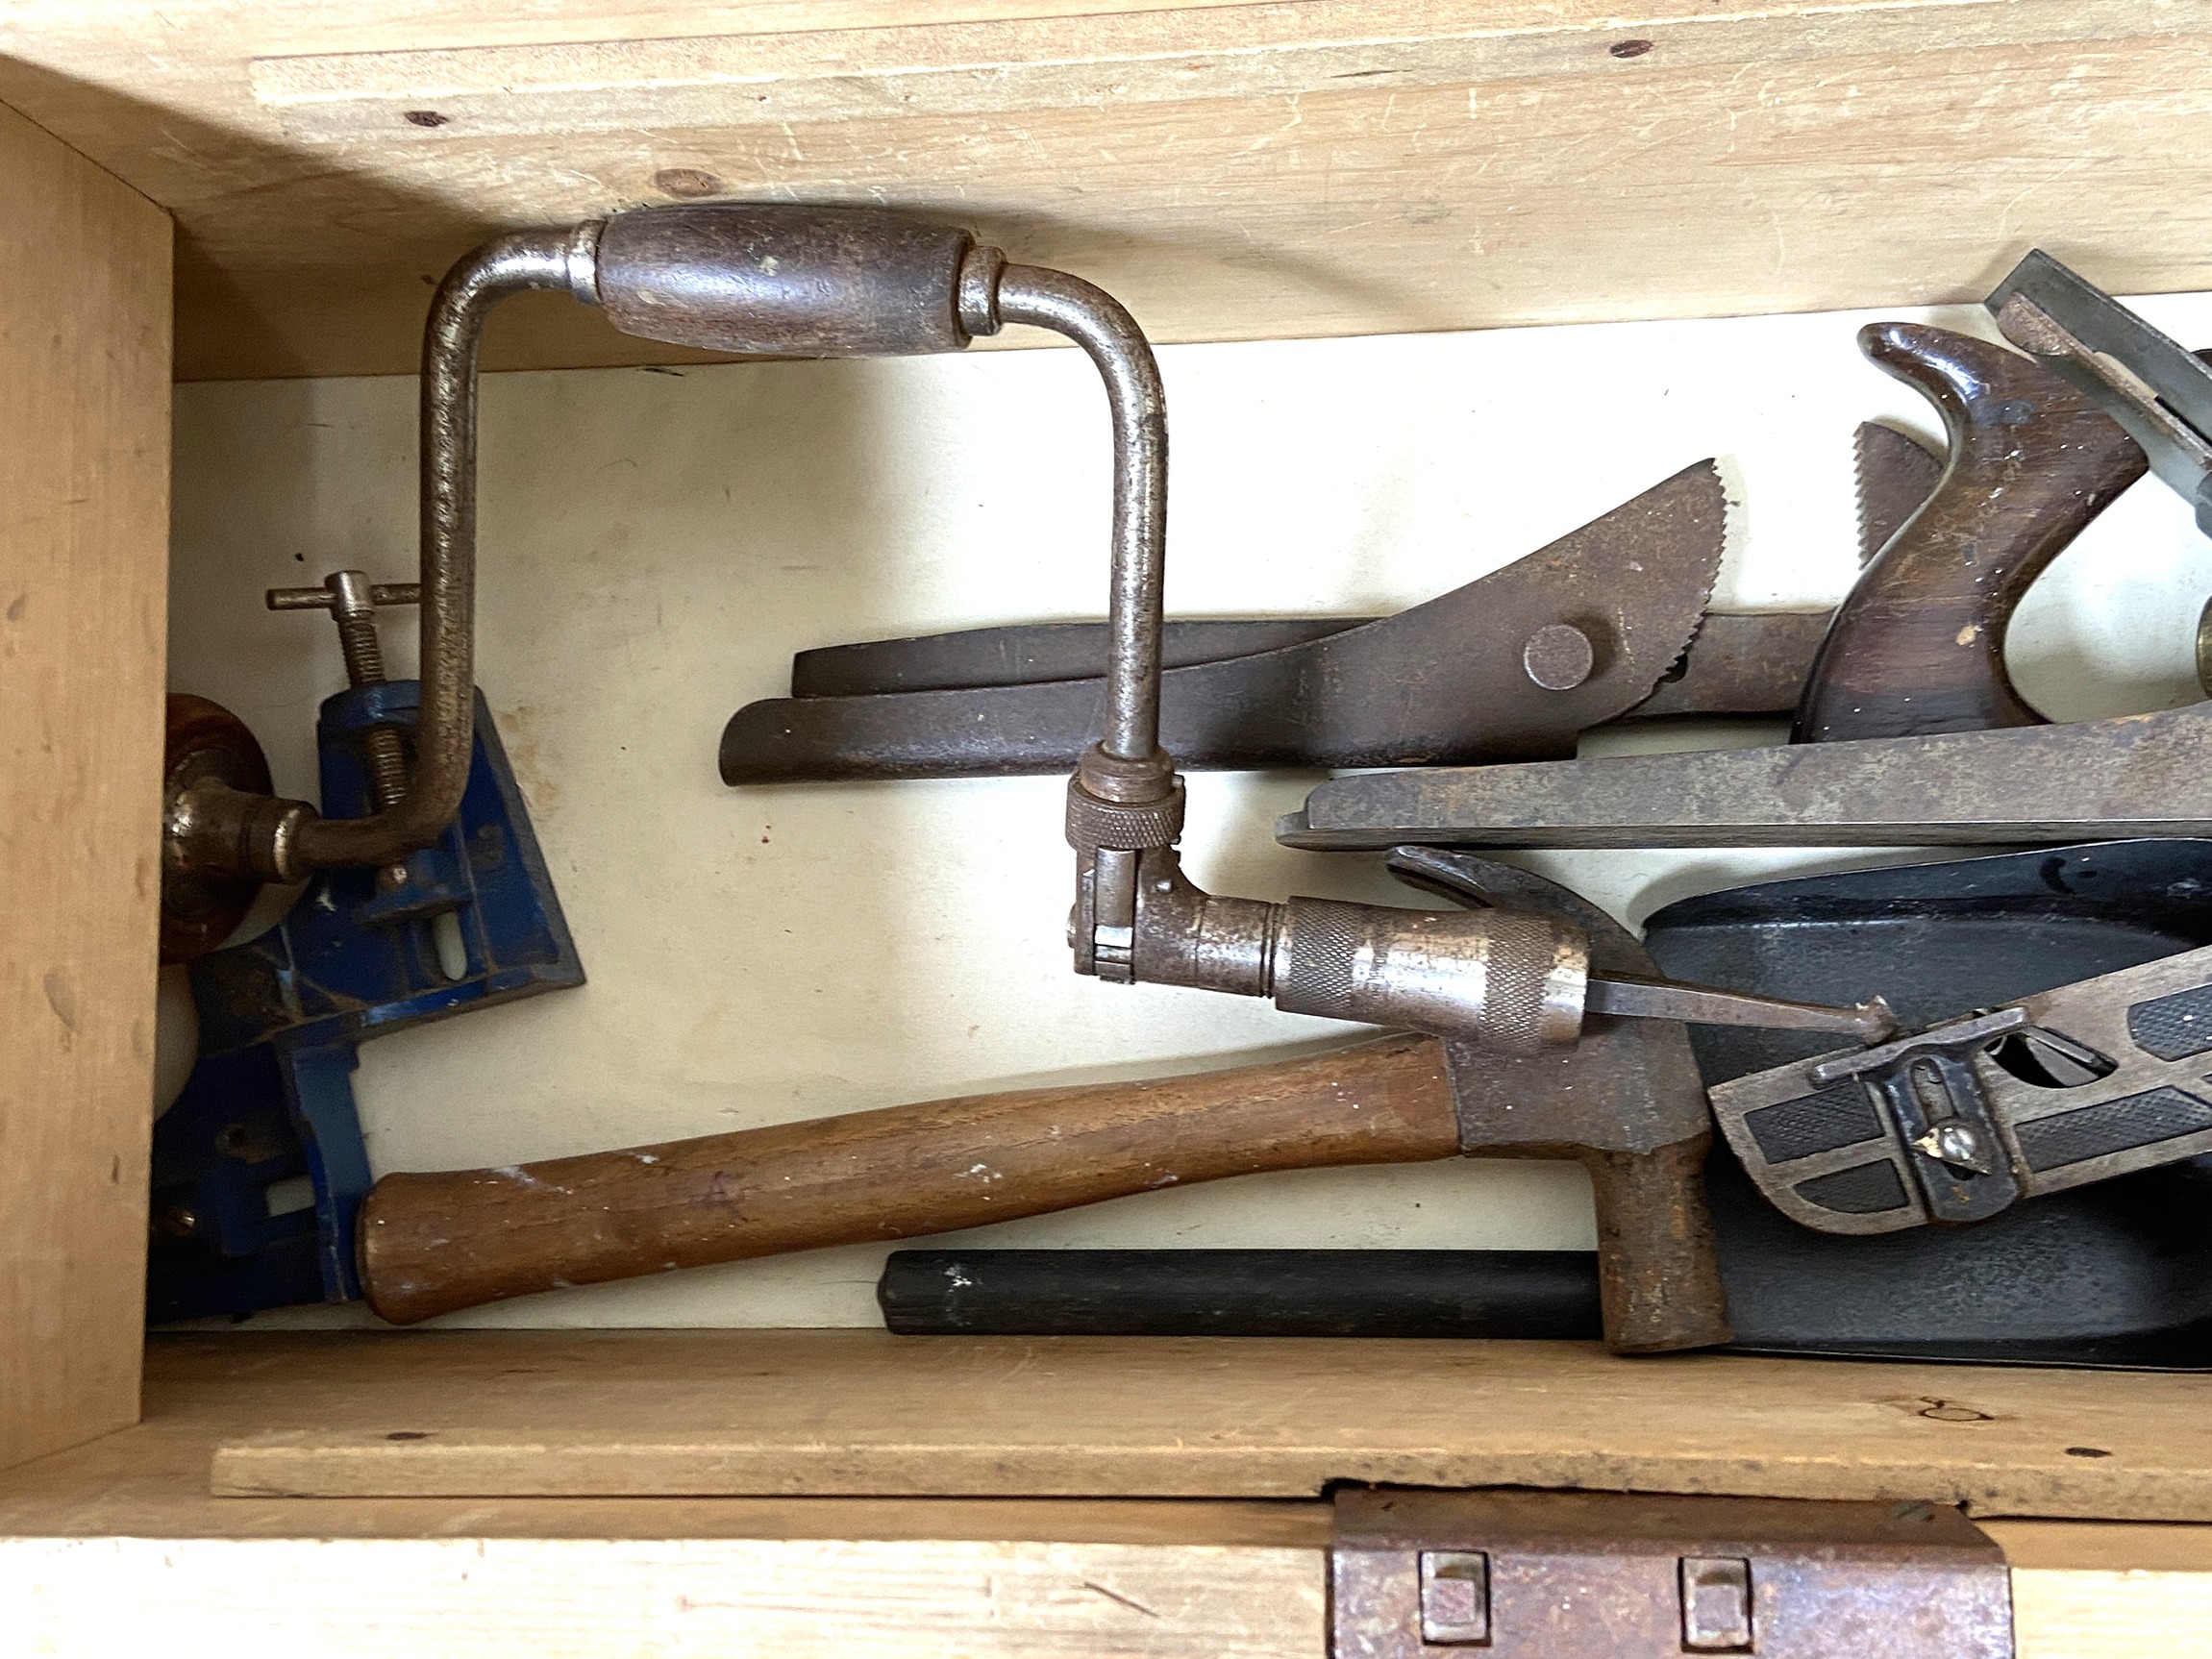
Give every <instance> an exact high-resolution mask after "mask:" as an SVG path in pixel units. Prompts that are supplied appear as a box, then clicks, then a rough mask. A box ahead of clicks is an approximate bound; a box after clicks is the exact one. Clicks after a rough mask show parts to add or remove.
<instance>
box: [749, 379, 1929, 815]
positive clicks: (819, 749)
mask: <svg viewBox="0 0 2212 1659" xmlns="http://www.w3.org/2000/svg"><path fill="white" fill-rule="evenodd" d="M1853 457H1854V461H1855V465H1856V469H1857V477H1858V506H1859V536H1860V544H1861V552H1860V562H1861V563H1862V564H1863V563H1865V562H1866V561H1867V560H1868V559H1871V558H1872V557H1874V556H1875V554H1876V553H1878V552H1879V551H1880V550H1881V546H1882V544H1883V543H1884V542H1886V541H1887V540H1888V539H1889V538H1890V536H1891V535H1892V534H1893V533H1894V532H1896V530H1897V529H1898V527H1899V526H1901V524H1903V523H1904V521H1905V520H1906V519H1908V518H1910V517H1911V516H1912V514H1913V512H1914V511H1916V510H1917V509H1918V508H1919V507H1920V505H1921V503H1922V502H1924V501H1926V499H1927V496H1928V493H1929V491H1931V490H1932V489H1933V488H1934V487H1935V483H1936V481H1937V479H1938V478H1940V477H1941V476H1942V473H1943V464H1944V463H1943V458H1942V457H1940V456H1936V455H1931V454H1930V453H1929V452H1928V451H1927V450H1926V448H1924V447H1923V446H1922V445H1921V443H1920V442H1919V441H1918V440H1917V439H1915V438H1912V437H1910V436H1908V435H1906V434H1905V433H1901V432H1898V431H1895V430H1894V429H1892V428H1889V427H1883V426H1876V425H1873V424H1871V423H1869V424H1866V425H1862V426H1861V427H1860V428H1859V429H1858V433H1857V434H1856V438H1855V442H1854V446H1853ZM1512 568H1513V567H1511V566H1508V567H1507V569H1508V570H1510V569H1512ZM1502 574H1504V573H1502V572H1493V573H1492V574H1491V575H1490V576H1486V577H1479V578H1478V579H1477V580H1476V581H1474V582H1470V583H1468V584H1466V585H1465V586H1464V587H1462V588H1460V589H1458V590H1456V591H1455V592H1454V593H1453V594H1448V595H1445V596H1444V597H1443V598H1441V599H1438V600H1435V601H1431V602H1429V603H1431V604H1434V605H1439V606H1441V605H1445V604H1447V603H1452V604H1461V605H1463V606H1464V608H1465V609H1466V610H1467V611H1468V612H1469V614H1470V615H1479V607H1480V606H1481V605H1483V604H1486V603H1487V597H1486V596H1487V595H1488V593H1489V592H1490V591H1491V589H1490V586H1489V584H1490V583H1492V582H1496V581H1497V580H1498V578H1499V577H1500V576H1501V575H1502ZM1516 580H1519V579H1516ZM1834 615H1835V613H1834V611H1832V610H1773V611H1743V612H1734V611H1715V612H1708V613H1707V614H1706V615H1705V616H1704V618H1703V619H1702V621H1701V622H1700V623H1699V624H1698V625H1697V633H1696V636H1695V637H1694V638H1693V639H1691V641H1690V642H1689V645H1688V647H1687V648H1686V649H1685V650H1684V651H1683V652H1682V654H1681V655H1680V656H1678V658H1677V659H1676V660H1675V661H1674V663H1673V664H1672V665H1670V666H1669V667H1667V668H1666V669H1665V670H1663V671H1662V672H1661V673H1660V674H1659V676H1658V680H1657V683H1656V685H1655V686H1654V688H1653V690H1652V692H1651V694H1650V695H1649V696H1647V697H1645V698H1644V699H1643V700H1642V701H1641V702H1639V703H1636V704H1633V705H1632V706H1628V707H1625V708H1623V709H1621V710H1620V711H1619V712H1618V714H1617V715H1615V716H1613V717H1614V718H1618V719H1622V720H1647V719H1659V718H1666V717H1671V716H1678V715H1701V714H1712V715H1773V714H1788V713H1791V712H1793V711H1795V709H1796V708H1797V706H1798V700H1799V698H1800V697H1801V696H1802V694H1803V691H1804V684H1805V678H1806V676H1807V675H1808V674H1809V673H1810V672H1811V669H1812V663H1813V658H1814V657H1815V656H1817V655H1818V653H1819V651H1820V647H1821V641H1822V640H1823V639H1824V638H1825V637H1826V636H1827V631H1828V624H1829V623H1830V621H1831V620H1833V618H1834ZM1391 620H1392V619H1391V618H1389V617H1377V616H1305V617H1258V618H1219V619H1215V618H1193V619H1189V620H1181V621H1172V622H1169V623H1167V624H1166V625H1165V627H1164V629H1163V631H1162V633H1161V636H1160V638H1161V665H1162V666H1163V667H1164V668H1165V669H1167V670H1168V671H1169V672H1170V673H1171V674H1172V673H1173V672H1174V671H1175V670H1178V669H1183V668H1192V667H1196V666H1199V665H1202V664H1206V663H1227V662H1230V661H1231V660H1233V659H1235V658H1239V657H1247V656H1263V655H1266V654H1268V653H1272V652H1279V651H1285V650H1290V649H1292V648H1295V647H1298V646H1303V645H1306V644H1309V643H1311V642H1312V641H1315V640H1318V639H1323V638H1326V637H1328V636H1330V635H1332V634H1340V633H1347V632H1350V631H1353V630H1355V629H1365V628H1369V627H1372V626H1374V625H1377V624H1381V623H1387V622H1389V621H1391ZM1547 626H1552V627H1557V626H1563V625H1558V624H1553V625H1547ZM1543 632H1544V630H1543V629H1542V628H1539V629H1538V630H1537V631H1536V633H1534V634H1530V635H1529V637H1528V638H1527V639H1524V640H1522V641H1521V642H1520V643H1521V646H1522V652H1523V658H1524V660H1523V668H1524V671H1525V672H1527V671H1528V670H1529V661H1528V653H1529V645H1530V642H1531V641H1533V640H1535V639H1536V638H1537V636H1538V635H1540V634H1542V633H1543ZM1373 637H1374V639H1375V641H1376V642H1377V644H1378V645H1382V644H1385V643H1387V638H1388V636H1387V635H1385V634H1377V635H1375V636H1373ZM1490 638H1491V636H1490V635H1487V634H1483V633H1479V632H1478V633H1475V634H1471V635H1470V636H1469V638H1468V640H1466V641H1462V642H1461V645H1462V648H1465V647H1466V646H1467V645H1469V644H1472V643H1481V642H1486V641H1489V640H1490ZM1561 647H1564V648H1566V649H1569V650H1571V651H1575V655H1576V656H1577V661H1576V663H1575V664H1573V666H1574V667H1575V670H1576V672H1577V674H1578V675H1581V676H1584V677H1586V675H1587V673H1588V672H1589V669H1588V668H1584V667H1582V666H1581V665H1580V663H1579V652H1578V650H1576V648H1575V646H1574V642H1573V641H1568V640H1563V639H1560V638H1558V636H1555V635H1554V636H1553V648H1554V649H1557V648H1561ZM1105 667H1106V624H1104V623H1100V622H1039V623H1019V624H1012V625H1008V626H1002V627H993V628H975V629H963V630H959V631H954V632H950V633H931V634H917V635H914V636H911V637H908V638H904V639H878V640H865V641H860V642H857V643H855V644H850V645H832V646H824V647H820V648H818V649H816V650H812V651H802V652H799V653H797V654H796V655H795V656H793V657H792V658H791V696H790V698H789V699H788V700H785V699H775V700H772V701H767V702H762V703H757V704H753V705H751V706H748V707H747V708H745V709H743V710H740V712H739V716H738V719H737V720H733V722H732V723H731V727H730V731H731V733H733V734H735V735H733V736H732V735H726V736H725V739H724V764H725V766H726V767H734V768H736V769H738V770H739V772H740V775H739V776H737V777H733V778H732V779H731V781H733V782H748V783H750V782H770V781H779V780H795V779H798V778H802V777H803V778H808V779H833V778H845V777H902V778H921V777H937V776H948V775H957V776H969V775H974V774H976V773H978V772H981V771H984V770H989V771H1029V770H1037V771H1045V770H1054V769H1056V768H1057V767H1060V766H1073V765H1074V764H1075V763H1076V760H1077V759H1078V758H1079V757H1080V756H1081V753H1082V750H1083V748H1084V746H1085V745H1086V744H1087V743H1088V742H1089V741H1090V737H1091V733H1092V730H1093V728H1094V722H1093V721H1092V720H1091V719H1090V717H1089V711H1088V710H1089V705H1088V704H1087V703H1086V701H1085V692H1086V691H1087V693H1088V696H1089V697H1090V698H1091V699H1092V700H1094V701H1095V698H1096V696H1097V693H1098V689H1099V688H1098V687H1097V686H1096V684H1095V683H1094V684H1092V685H1090V686H1088V687H1078V686H1075V685H1056V686H1054V687H1053V689H1051V690H1049V691H1045V692H1042V693H1038V692H1033V691H1028V692H1025V691H1022V690H1019V689H1017V688H1021V687H1034V686H1042V685H1050V684H1052V682H1054V681H1093V682H1095V681H1098V680H1099V679H1100V677H1101V676H1102V675H1103V673H1104V671H1105ZM1590 667H1593V668H1594V667H1595V661H1594V658H1593V661H1592V663H1591V664H1590ZM1538 670H1539V672H1543V673H1546V674H1549V673H1550V672H1551V670H1550V667H1549V664H1547V663H1539V664H1538ZM1529 679H1530V680H1531V681H1532V682H1533V683H1535V684H1538V685H1543V684H1545V683H1546V681H1545V680H1544V679H1541V678H1538V676H1537V673H1529ZM1217 683H1218V682H1217ZM1563 683H1564V684H1566V685H1569V686H1572V685H1573V684H1577V683H1579V680H1570V681H1564V682H1563ZM1223 689H1224V690H1225V691H1226V690H1230V689H1233V688H1230V687H1223ZM1338 689H1340V688H1339V687H1338V685H1337V683H1336V682H1335V681H1330V683H1329V684H1328V685H1327V686H1325V687H1323V688H1322V689H1321V691H1320V693H1319V694H1320V695H1325V696H1326V695H1332V694H1334V692H1335V691H1337V690H1338ZM926 692H960V693H966V694H968V695H967V696H965V697H964V698H962V699H961V700H960V701H959V703H958V704H957V705H956V704H955V703H954V702H952V701H951V700H949V699H948V700H944V701H931V700H918V701H913V702H907V703H900V702H897V701H893V700H895V699H897V698H898V697H899V696H900V695H901V694H907V695H909V696H910V695H913V694H919V693H926ZM986 692H996V693H997V694H998V695H997V696H995V697H990V696H983V695H981V694H982V693H986ZM1167 693H1168V696H1169V700H1170V703H1171V704H1173V703H1176V702H1179V701H1181V699H1182V698H1183V697H1185V696H1186V695H1189V693H1188V692H1186V691H1185V689H1184V682H1182V681H1170V682H1169V684H1168V687H1167ZM848 698H850V699H864V698H880V699H883V700H884V701H882V702H878V703H874V704H859V703H855V704H849V705H848V704H843V703H833V702H831V700H833V699H848ZM800 702H821V703H823V705H824V706H822V707H819V708H813V709H808V710H805V711H803V712H798V711H793V710H792V708H791V704H793V703H800ZM979 715H980V716H981V718H980V719H978V718H977V717H978V716H979ZM948 721H953V722H960V721H965V722H966V723H967V724H968V725H970V726H972V727H975V728H979V729H981V730H982V731H984V732H987V733H992V734H1006V733H1012V734H1013V742H1014V743H1015V745H1016V750H1015V752H1013V753H1009V754H1007V755H997V754H996V753H995V752H994V751H993V749H992V743H993V741H994V739H993V738H992V737H984V738H982V739H980V740H979V739H978V738H976V737H974V736H972V735H970V736H969V737H968V738H967V740H966V741H965V742H961V743H957V744H956V743H954V742H952V741H950V740H949V738H948V735H947V732H946V730H945V727H946V724H947V722H948ZM740 722H742V725H741V724H740ZM1321 724H1322V725H1323V726H1326V725H1328V724H1329V723H1328V722H1327V721H1323V722H1322V723H1321ZM1484 724H1485V726H1487V724H1488V721H1487V719H1486V718H1485V720H1484ZM1224 725H1225V728H1227V729H1226V730H1225V731H1224V732H1223V734H1221V735H1218V736H1216V737H1215V738H1214V739H1213V740H1212V743H1211V747H1210V751H1209V753H1207V754H1206V755H1204V756H1202V757H1194V756H1193V755H1192V754H1191V753H1189V751H1188V748H1187V746H1183V747H1177V746H1176V745H1173V744H1171V745H1170V747H1171V748H1175V749H1176V755H1177V759H1178V760H1179V761H1180V762H1181V764H1183V765H1185V766H1188V767H1191V768H1193V769H1197V770H1204V769H1206V768H1208V767H1222V768H1245V767H1255V766H1259V765H1263V764H1268V763H1269V762H1267V761H1264V760H1262V759H1261V758H1259V757H1257V756H1256V755H1247V754H1244V753H1242V752H1240V751H1238V750H1237V749H1236V748H1235V747H1234V744H1235V741H1236V736H1235V732H1234V730H1233V723H1232V722H1226V721H1225V722H1224ZM1369 741H1370V746H1379V747H1385V748H1386V747H1389V744H1388V741H1387V739H1386V738H1385V737H1383V736H1380V735H1378V736H1375V737H1373V738H1371V739H1370V740H1369ZM1558 752H1559V753H1560V754H1562V755H1564V753H1565V749H1564V747H1563V746H1560V747H1559V749H1558ZM1273 763H1274V764H1280V765H1295V766H1320V765H1324V764H1328V763H1329V762H1328V760H1327V759H1326V757H1324V756H1323V755H1318V754H1300V755H1293V756H1279V757H1278V758H1277V759H1276V760H1275V761H1274V762H1273ZM947 766H951V767H953V768H954V770H953V771H951V772H946V771H944V770H941V769H942V768H945V767H947Z"/></svg>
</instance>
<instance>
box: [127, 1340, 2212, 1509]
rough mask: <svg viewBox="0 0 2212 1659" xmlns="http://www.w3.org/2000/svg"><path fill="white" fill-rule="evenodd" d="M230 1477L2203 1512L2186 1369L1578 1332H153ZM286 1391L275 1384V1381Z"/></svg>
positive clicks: (2197, 1436)
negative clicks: (1505, 1338)
mask: <svg viewBox="0 0 2212 1659" xmlns="http://www.w3.org/2000/svg"><path fill="white" fill-rule="evenodd" d="M153 1352H154V1361H153V1364H154V1370H153V1378H154V1388H155V1390H156V1396H157V1398H158V1397H159V1396H160V1394H161V1393H162V1391H163V1390H165V1389H168V1388H189V1389H191V1390H193V1391H196V1392H198V1391H206V1392H209V1393H210V1394H212V1392H213V1391H214V1390H216V1389H218V1388H219V1389H220V1392H221V1398H222V1404H221V1406H220V1408H219V1409H220V1411H221V1413H222V1414H223V1421H225V1422H227V1423H228V1424H232V1425H234V1426H232V1427H230V1428H228V1429H227V1431H225V1432H223V1433H220V1434H218V1435H217V1436H216V1437H215V1439H216V1445H215V1449H214V1452H213V1457H212V1462H211V1476H210V1478H211V1482H212V1487H213V1490H215V1491H216V1492H218V1493H227V1494H231V1495H234V1496H247V1497H251V1496H261V1497H272V1496H286V1495H291V1496H307V1497H320V1498H329V1497H360V1498H371V1497H375V1498H463V1497H468V1498H493V1497H502V1496H514V1497H596V1498H617V1497H712V1496H742V1495H754V1496H759V1495H779V1494H780V1495H814V1496H836V1495H870V1496H911V1497H924V1496H940V1497H941V1496H960V1497H1012V1496H1025V1497H1041V1496H1084V1497H1117V1496H1118V1497H1145V1498H1312V1497H1315V1496H1317V1495H1319V1494H1320V1493H1321V1492H1322V1491H1323V1490H1324V1488H1325V1487H1326V1486H1327V1485H1328V1484H1329V1483H1330V1482H1331V1481H1336V1480H1365V1481H1378V1482H1383V1483H1389V1484H1404V1485H1415V1486H1459V1485H1519V1486H1563V1487H1592V1488H1597V1489H1601V1490H1604V1489H1611V1490H1620V1491H1651V1492H1686V1493H1739V1494H1746V1495H1752V1496H1766V1497H1780V1498H1940V1499H1942V1500H1945V1501H1950V1502H1961V1503H1964V1504H1966V1505H1967V1506H1968V1507H1969V1509H1970V1510H1971V1511H1972V1512H1973V1513H1975V1514H1976V1515H1995V1516H2004V1515H2026V1516H2049V1517H2065V1516H2078V1517H2100V1518H2112V1519H2133V1520H2146V1521H2151V1520H2156V1521H2206V1520H2212V1431H2207V1430H2205V1429H2204V1428H2203V1427H2202V1426H2201V1425H2200V1424H2199V1422H2198V1421H2197V1419H2198V1417H2199V1416H2200V1413H2199V1411H2198V1404H2199V1402H2200V1396H2201V1392H2202V1390H2201V1386H2200V1381H2199V1379H2197V1378H2194V1377H2189V1376H2166V1375H2146V1374H2126V1375H2120V1374H2097V1373H2082V1372H2062V1371H2036V1370H2028V1369H2007V1368H1997V1367H1986V1368H1984V1367H1950V1366H1901V1365H1877V1364H1863V1363H1849V1362H1842V1361H1825V1360H1788V1359H1755V1358H1746V1357H1740V1356H1733V1355H1725V1354H1715V1355H1677V1356H1673V1357H1667V1358H1654V1359H1615V1358H1611V1357H1609V1356H1607V1355H1606V1354H1605V1353H1604V1352H1603V1350H1602V1349H1599V1348H1597V1347H1596V1346H1595V1345H1590V1344H1579V1343H1477V1342H1411V1343H1343V1342H1330V1341H1322V1340H1278V1341H1221V1340H1212V1341H1208V1340H1196V1339H1184V1340H1151V1341H1144V1340H1131V1339H1116V1338H1076V1339H1059V1340H1028V1339H1016V1338H945V1339H915V1338H900V1337H891V1336H887V1335H884V1334H882V1333H881V1332H876V1331H856V1330H837V1331H829V1330H824V1331H769V1332H762V1331H723V1332H704V1331H695V1332H682V1333H672V1332H647V1331H630V1332H612V1331H609V1332H598V1333H591V1334H577V1333H569V1332H552V1331H533V1332H519V1331H517V1332H494V1331H445V1332H435V1333H424V1334H421V1335H406V1336H387V1337H371V1336H364V1335H358V1334H357V1335H351V1336H337V1337H334V1336H313V1335H292V1336H281V1335H274V1334H272V1335H267V1336H238V1337H201V1338H176V1339H164V1340H162V1341H161V1342H158V1343H157V1344H156V1345H155V1348H154V1349H153ZM280 1377H281V1378H282V1379H283V1381H282V1384H281V1385H279V1383H278V1382H277V1380H276V1379H278V1378H280Z"/></svg>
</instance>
